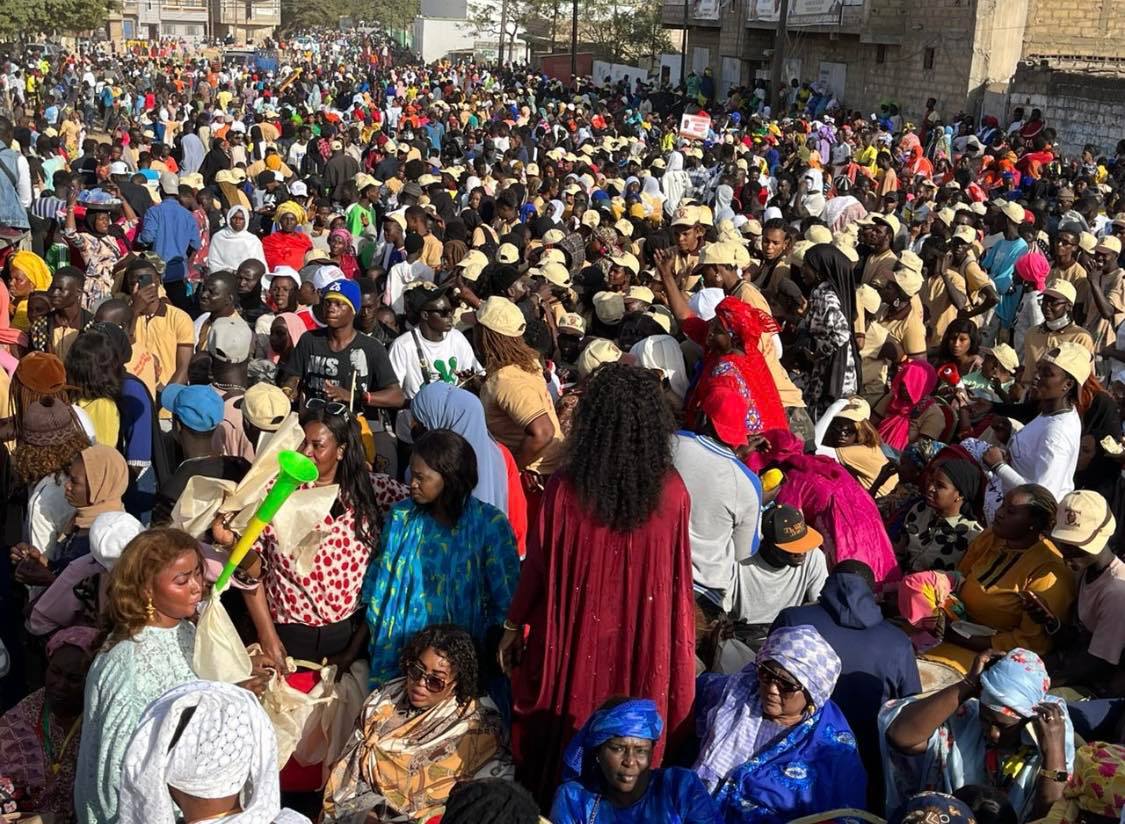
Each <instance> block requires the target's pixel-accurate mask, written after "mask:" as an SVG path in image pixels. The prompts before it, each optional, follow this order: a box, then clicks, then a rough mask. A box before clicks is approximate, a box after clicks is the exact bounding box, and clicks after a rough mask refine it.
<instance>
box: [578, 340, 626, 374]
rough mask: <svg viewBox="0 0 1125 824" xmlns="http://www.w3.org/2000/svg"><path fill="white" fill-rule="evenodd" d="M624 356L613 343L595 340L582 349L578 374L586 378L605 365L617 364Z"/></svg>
mask: <svg viewBox="0 0 1125 824" xmlns="http://www.w3.org/2000/svg"><path fill="white" fill-rule="evenodd" d="M623 354H624V353H623V352H622V351H621V349H620V348H619V347H618V346H617V344H616V343H614V342H613V341H611V340H606V339H605V338H594V339H593V340H592V341H590V342H589V343H588V344H586V346H585V347H584V348H583V349H582V353H581V354H580V355H579V356H578V363H576V364H575V366H577V367H578V374H579V375H581V376H582V377H584V378H585V377H587V376H588V375H589V374H590V373H591V372H593V371H594V370H595V369H597V368H598V367H599V366H601V365H602V364H603V363H616V362H617V361H619V360H621V356H622V355H623Z"/></svg>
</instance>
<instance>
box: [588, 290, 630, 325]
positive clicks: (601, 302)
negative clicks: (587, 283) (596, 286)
mask: <svg viewBox="0 0 1125 824" xmlns="http://www.w3.org/2000/svg"><path fill="white" fill-rule="evenodd" d="M594 314H595V315H597V316H598V320H600V321H601V322H602V323H610V324H612V323H620V322H621V319H622V318H623V317H625V298H624V297H623V296H622V294H621V293H620V292H598V293H597V294H596V295H594Z"/></svg>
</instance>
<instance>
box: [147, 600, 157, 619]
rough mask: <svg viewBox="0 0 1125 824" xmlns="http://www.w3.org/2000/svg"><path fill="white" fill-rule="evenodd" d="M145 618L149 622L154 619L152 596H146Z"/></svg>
mask: <svg viewBox="0 0 1125 824" xmlns="http://www.w3.org/2000/svg"><path fill="white" fill-rule="evenodd" d="M145 618H147V619H148V620H149V621H150V622H151V621H152V620H153V619H154V618H156V607H154V606H153V605H152V596H151V595H150V596H148V604H147V605H146V606H145Z"/></svg>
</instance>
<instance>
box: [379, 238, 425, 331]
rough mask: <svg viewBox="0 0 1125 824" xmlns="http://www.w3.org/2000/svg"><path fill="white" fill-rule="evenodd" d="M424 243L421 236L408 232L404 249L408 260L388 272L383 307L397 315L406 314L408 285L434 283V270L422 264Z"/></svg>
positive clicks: (397, 264)
mask: <svg viewBox="0 0 1125 824" xmlns="http://www.w3.org/2000/svg"><path fill="white" fill-rule="evenodd" d="M423 245H424V241H423V240H422V238H421V236H420V235H416V234H415V233H413V232H407V234H406V240H405V245H404V249H405V251H406V260H404V261H402V262H400V263H396V264H395V265H394V266H392V267H391V270H390V271H389V272H387V285H386V288H385V289H384V290H383V305H384V306H389V307H391V309H393V310H394V313H395V314H396V315H402V314H405V311H406V309H405V306H404V304H403V299H402V296H403V289H404V288H405V287H406V285H407V284H408V283H413V282H414V281H417V280H425V281H428V282H430V283H433V282H434V270H433V269H431V268H430V267H429V266H427V265H426V264H425V263H423V262H422V247H423Z"/></svg>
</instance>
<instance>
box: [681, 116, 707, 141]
mask: <svg viewBox="0 0 1125 824" xmlns="http://www.w3.org/2000/svg"><path fill="white" fill-rule="evenodd" d="M710 131H711V118H710V117H708V116H707V115H705V114H685V115H684V116H683V117H681V118H680V137H687V138H690V139H692V140H705V139H706V138H707V133H708V132H710Z"/></svg>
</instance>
